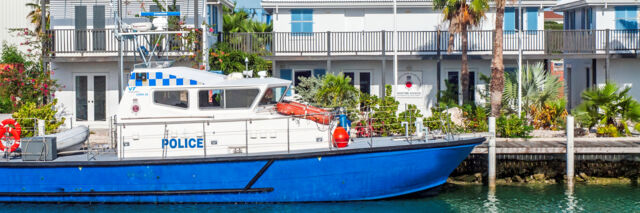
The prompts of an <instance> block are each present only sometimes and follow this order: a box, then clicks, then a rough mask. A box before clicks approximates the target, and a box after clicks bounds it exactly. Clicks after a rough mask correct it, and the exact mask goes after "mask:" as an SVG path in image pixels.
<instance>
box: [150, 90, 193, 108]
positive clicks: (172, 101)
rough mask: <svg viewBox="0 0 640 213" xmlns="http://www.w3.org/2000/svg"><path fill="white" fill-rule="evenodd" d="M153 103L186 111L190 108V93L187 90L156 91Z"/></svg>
mask: <svg viewBox="0 0 640 213" xmlns="http://www.w3.org/2000/svg"><path fill="white" fill-rule="evenodd" d="M153 102H154V103H158V104H161V105H167V106H173V107H180V108H185V109H186V108H188V107H189V92H188V91H187V90H175V91H154V92H153Z"/></svg>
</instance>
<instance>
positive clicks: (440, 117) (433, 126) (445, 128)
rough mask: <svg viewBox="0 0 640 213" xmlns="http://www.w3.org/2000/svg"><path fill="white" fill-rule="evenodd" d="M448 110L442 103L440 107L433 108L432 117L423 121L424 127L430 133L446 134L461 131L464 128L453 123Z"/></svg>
mask: <svg viewBox="0 0 640 213" xmlns="http://www.w3.org/2000/svg"><path fill="white" fill-rule="evenodd" d="M446 109H448V107H447V106H446V104H445V103H441V104H440V106H438V107H431V116H429V117H427V118H424V119H422V122H423V123H424V126H425V127H428V128H429V131H434V130H442V132H444V133H449V132H458V131H460V130H461V129H462V128H461V127H459V126H457V125H456V124H454V123H453V122H452V121H451V114H449V113H447V112H446V111H445V110H446ZM449 127H451V128H449Z"/></svg>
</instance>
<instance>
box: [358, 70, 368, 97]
mask: <svg viewBox="0 0 640 213" xmlns="http://www.w3.org/2000/svg"><path fill="white" fill-rule="evenodd" d="M360 92H362V93H366V94H371V73H368V72H361V73H360Z"/></svg>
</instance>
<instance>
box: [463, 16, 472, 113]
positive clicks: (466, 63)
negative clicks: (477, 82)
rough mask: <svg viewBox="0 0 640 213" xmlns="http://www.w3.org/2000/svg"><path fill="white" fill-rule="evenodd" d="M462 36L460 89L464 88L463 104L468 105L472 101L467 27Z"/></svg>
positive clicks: (464, 27)
mask: <svg viewBox="0 0 640 213" xmlns="http://www.w3.org/2000/svg"><path fill="white" fill-rule="evenodd" d="M460 36H461V39H462V68H460V87H462V103H463V104H467V103H468V102H469V101H470V100H471V99H470V98H469V95H470V94H469V58H468V56H467V49H468V45H469V41H468V40H467V36H468V35H467V26H463V27H462V32H461V35H460Z"/></svg>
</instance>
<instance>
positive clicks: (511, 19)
mask: <svg viewBox="0 0 640 213" xmlns="http://www.w3.org/2000/svg"><path fill="white" fill-rule="evenodd" d="M504 30H505V31H513V30H516V10H515V8H513V7H508V8H505V10H504ZM511 33H513V32H511Z"/></svg>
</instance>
